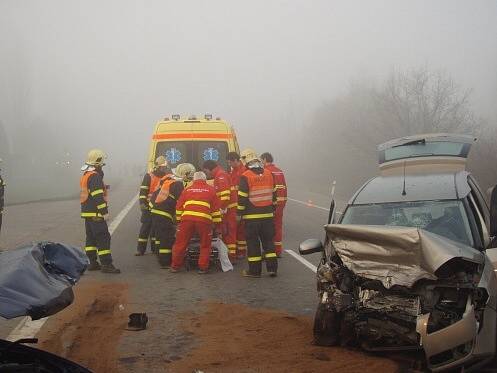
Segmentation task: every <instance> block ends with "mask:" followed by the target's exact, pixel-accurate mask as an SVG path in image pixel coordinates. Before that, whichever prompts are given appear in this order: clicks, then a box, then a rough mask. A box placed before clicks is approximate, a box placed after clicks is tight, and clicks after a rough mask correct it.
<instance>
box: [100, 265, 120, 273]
mask: <svg viewBox="0 0 497 373" xmlns="http://www.w3.org/2000/svg"><path fill="white" fill-rule="evenodd" d="M101 271H102V273H115V274H117V273H121V270H120V269H119V268H116V267H114V264H107V265H102V269H101Z"/></svg>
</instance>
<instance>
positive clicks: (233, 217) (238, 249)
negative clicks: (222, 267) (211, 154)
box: [225, 152, 247, 262]
mask: <svg viewBox="0 0 497 373" xmlns="http://www.w3.org/2000/svg"><path fill="white" fill-rule="evenodd" d="M227 160H228V164H229V165H230V169H231V170H230V181H231V188H230V189H231V195H230V204H229V205H228V211H227V213H226V217H225V218H226V226H227V228H228V234H227V235H226V240H225V243H226V246H227V247H228V253H229V256H230V260H231V261H232V262H235V260H236V259H244V258H245V256H246V255H247V241H245V232H244V228H243V222H242V221H239V222H237V212H236V206H237V201H238V184H240V176H242V174H243V173H244V172H245V170H246V168H245V166H244V165H243V163H242V162H241V161H240V155H239V154H238V153H237V152H229V153H228V156H227Z"/></svg>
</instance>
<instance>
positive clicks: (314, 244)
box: [299, 238, 324, 255]
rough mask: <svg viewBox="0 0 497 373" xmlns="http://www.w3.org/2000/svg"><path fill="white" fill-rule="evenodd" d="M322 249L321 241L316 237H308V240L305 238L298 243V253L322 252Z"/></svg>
mask: <svg viewBox="0 0 497 373" xmlns="http://www.w3.org/2000/svg"><path fill="white" fill-rule="evenodd" d="M323 250H324V246H323V243H322V242H321V241H320V240H318V239H316V238H310V239H308V240H305V241H304V242H302V243H301V244H300V245H299V253H300V255H309V254H314V253H319V252H322V251H323Z"/></svg>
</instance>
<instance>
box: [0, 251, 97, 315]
mask: <svg viewBox="0 0 497 373" xmlns="http://www.w3.org/2000/svg"><path fill="white" fill-rule="evenodd" d="M88 264H89V263H88V258H87V257H86V255H85V253H84V252H83V251H81V250H80V249H78V248H75V247H72V246H68V245H64V244H61V243H53V242H39V243H36V244H32V245H29V246H24V247H20V248H17V249H14V250H7V251H4V252H1V253H0V316H2V317H4V318H6V319H11V318H14V317H19V316H31V318H32V319H33V320H37V319H40V318H43V317H46V316H50V315H53V314H55V313H57V312H59V311H60V310H62V309H63V308H65V307H67V306H68V305H70V304H71V303H72V301H73V299H74V294H73V291H72V286H73V285H74V284H75V283H76V282H77V281H79V278H80V277H81V275H82V274H83V273H84V271H85V270H86V267H87V266H88Z"/></svg>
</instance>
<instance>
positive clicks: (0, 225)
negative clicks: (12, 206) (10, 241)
mask: <svg viewBox="0 0 497 373" xmlns="http://www.w3.org/2000/svg"><path fill="white" fill-rule="evenodd" d="M2 216H3V212H0V233H2Z"/></svg>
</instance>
